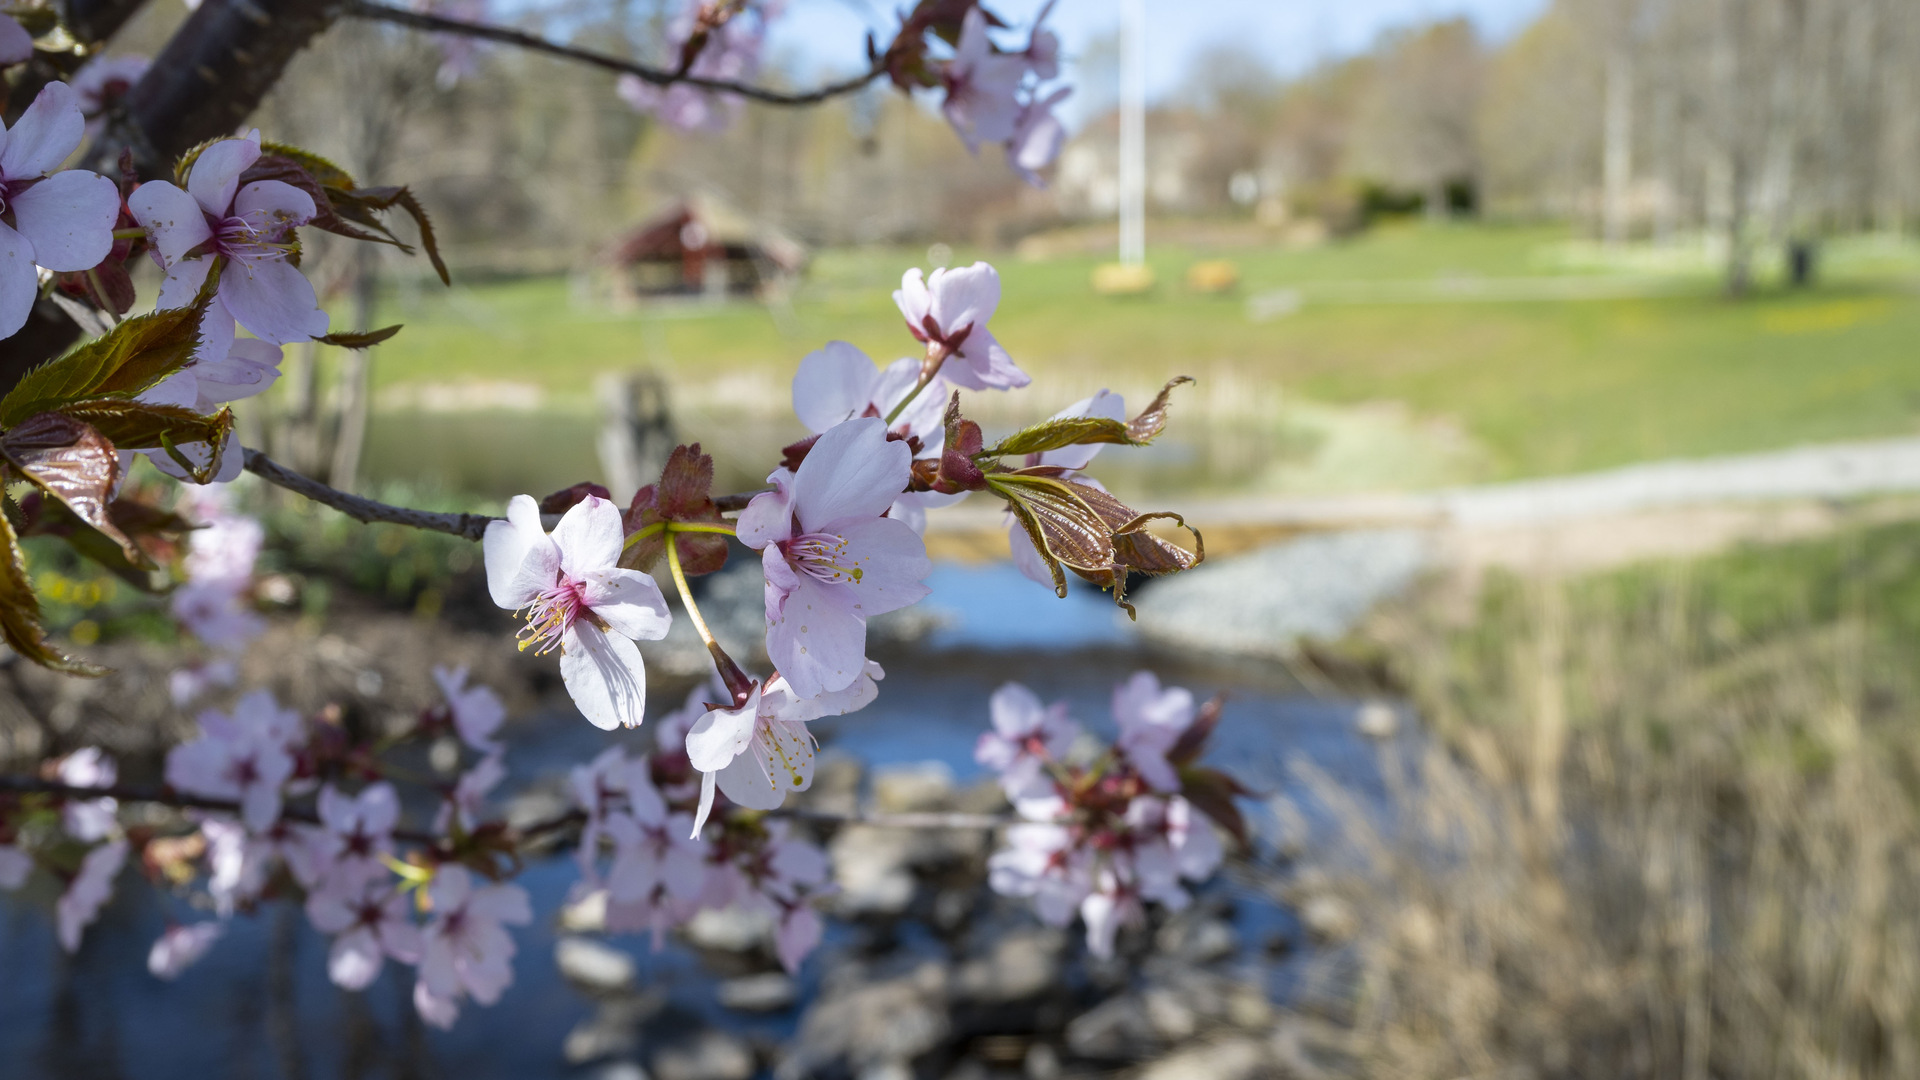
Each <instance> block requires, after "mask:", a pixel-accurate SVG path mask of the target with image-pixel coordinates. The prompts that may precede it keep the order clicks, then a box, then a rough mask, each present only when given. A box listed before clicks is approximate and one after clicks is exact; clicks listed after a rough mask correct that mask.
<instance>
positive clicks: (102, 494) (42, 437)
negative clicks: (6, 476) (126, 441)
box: [0, 413, 146, 564]
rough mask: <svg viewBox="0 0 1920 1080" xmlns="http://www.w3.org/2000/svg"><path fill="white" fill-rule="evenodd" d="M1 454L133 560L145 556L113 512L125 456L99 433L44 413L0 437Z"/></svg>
mask: <svg viewBox="0 0 1920 1080" xmlns="http://www.w3.org/2000/svg"><path fill="white" fill-rule="evenodd" d="M0 455H5V457H6V459H7V463H8V464H10V465H12V466H13V468H14V470H15V471H17V472H18V473H19V474H20V475H21V476H22V477H24V478H25V479H26V480H27V481H28V482H29V483H31V484H33V485H34V486H35V487H37V488H39V489H40V490H41V491H43V492H45V493H47V494H48V495H51V496H53V497H54V498H56V499H59V500H60V502H61V503H62V504H63V505H65V506H66V508H67V509H68V510H70V511H72V512H73V516H75V517H77V518H79V519H80V520H81V521H84V522H86V523H87V524H88V525H90V526H92V527H93V528H94V529H95V530H97V531H99V532H100V533H101V534H102V535H104V536H106V537H107V538H108V539H110V540H112V541H113V542H114V543H115V544H118V545H119V546H120V550H121V551H122V552H123V553H125V555H126V557H127V559H128V560H129V561H131V562H134V563H136V564H137V563H142V562H144V561H145V560H146V553H145V552H143V551H141V550H140V548H139V545H137V544H135V543H134V542H133V540H132V538H130V537H128V536H127V534H126V533H123V532H121V531H120V527H119V525H117V524H115V522H114V520H113V517H112V515H111V514H110V513H109V512H108V508H107V504H108V501H109V500H110V499H111V498H112V497H113V488H114V484H115V482H116V481H118V480H119V479H120V455H119V453H118V452H116V451H115V450H114V447H113V444H112V443H111V442H108V441H107V440H106V439H104V438H102V437H101V435H100V433H99V432H98V431H95V430H94V429H93V428H92V427H90V426H88V425H86V424H84V423H81V422H80V421H78V420H75V419H73V418H72V417H69V416H62V415H61V414H59V413H41V414H39V415H38V416H33V417H29V418H28V419H27V420H26V421H24V422H22V423H19V424H15V425H14V426H13V427H11V428H9V429H8V430H7V431H6V433H5V434H4V435H0Z"/></svg>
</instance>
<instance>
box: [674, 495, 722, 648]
mask: <svg viewBox="0 0 1920 1080" xmlns="http://www.w3.org/2000/svg"><path fill="white" fill-rule="evenodd" d="M661 524H665V522H662V523H661ZM667 569H668V570H669V571H671V572H672V574H673V587H674V588H676V589H678V590H680V603H681V604H683V605H685V607H686V609H687V617H688V618H691V619H692V620H693V628H694V629H695V630H698V631H699V632H700V641H701V643H703V644H704V645H706V647H707V648H708V649H712V648H713V647H714V645H715V642H714V640H713V631H711V630H709V629H707V620H705V619H703V618H701V617H700V605H699V604H696V603H694V602H693V589H692V587H690V586H689V585H688V584H687V575H686V571H684V570H681V569H680V545H678V544H675V543H672V542H671V541H669V542H668V544H667Z"/></svg>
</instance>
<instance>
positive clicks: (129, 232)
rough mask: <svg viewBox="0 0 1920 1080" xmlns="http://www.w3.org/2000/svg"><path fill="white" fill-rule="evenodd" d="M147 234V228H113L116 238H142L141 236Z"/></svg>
mask: <svg viewBox="0 0 1920 1080" xmlns="http://www.w3.org/2000/svg"><path fill="white" fill-rule="evenodd" d="M145 235H147V230H145V229H115V230H113V238H114V239H115V240H138V239H140V238H141V237H143V236H145Z"/></svg>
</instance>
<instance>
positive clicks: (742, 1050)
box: [653, 1030, 758, 1080]
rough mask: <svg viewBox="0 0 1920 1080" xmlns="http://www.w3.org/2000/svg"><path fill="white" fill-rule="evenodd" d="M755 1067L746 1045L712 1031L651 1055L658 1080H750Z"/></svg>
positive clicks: (699, 1034) (731, 1037)
mask: <svg viewBox="0 0 1920 1080" xmlns="http://www.w3.org/2000/svg"><path fill="white" fill-rule="evenodd" d="M757 1067H758V1066H757V1065H756V1063H755V1062H754V1059H753V1050H752V1049H751V1048H749V1047H748V1046H747V1044H746V1043H744V1042H742V1041H740V1040H739V1039H737V1038H735V1037H733V1036H731V1035H727V1034H725V1033H723V1032H718V1031H713V1030H707V1031H702V1032H700V1033H698V1034H696V1035H694V1036H693V1037H692V1038H691V1039H688V1040H686V1041H685V1042H680V1043H675V1044H674V1045H672V1046H668V1047H665V1048H663V1049H662V1050H661V1051H660V1052H659V1053H657V1054H655V1055H653V1075H654V1076H655V1077H657V1078H658V1080H752V1077H753V1074H754V1072H755V1070H756V1069H757Z"/></svg>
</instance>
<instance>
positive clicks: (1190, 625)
mask: <svg viewBox="0 0 1920 1080" xmlns="http://www.w3.org/2000/svg"><path fill="white" fill-rule="evenodd" d="M1910 492H1920V438H1906V439H1884V440H1878V441H1874V442H1857V443H1840V444H1833V445H1826V446H1808V447H1798V448H1795V449H1791V450H1782V451H1776V452H1772V453H1764V454H1742V455H1736V456H1728V457H1719V458H1701V459H1694V460H1679V461H1663V462H1655V463H1651V464H1646V465H1635V466H1630V467H1627V468H1623V469H1613V470H1608V471H1606V472H1598V473H1588V474H1584V475H1579V476H1567V477H1557V478H1552V479H1545V480H1529V481H1524V482H1519V483H1511V484H1496V485H1488V486H1484V487H1475V488H1459V489H1455V490H1451V491H1440V492H1434V493H1431V494H1414V495H1395V496H1379V495H1373V496H1355V497H1351V498H1323V499H1314V500H1285V499H1271V500H1261V501H1259V502H1247V501H1240V502H1236V503H1233V504H1223V505H1221V506H1219V507H1218V508H1217V509H1218V510H1219V511H1220V513H1218V514H1209V513H1206V512H1204V511H1202V510H1200V509H1198V508H1196V509H1195V510H1194V512H1193V514H1192V518H1193V519H1194V520H1195V521H1198V522H1202V523H1206V522H1208V521H1210V520H1211V521H1216V522H1219V523H1223V524H1225V523H1231V524H1233V525H1236V526H1241V527H1245V526H1249V525H1252V526H1255V527H1258V526H1259V525H1260V524H1262V523H1268V524H1272V525H1275V526H1282V525H1289V526H1294V527H1307V528H1320V529H1325V530H1327V531H1325V532H1320V533H1317V534H1315V535H1310V536H1306V537H1303V538H1300V539H1295V540H1290V541H1287V542H1284V543H1279V544H1275V545H1273V546H1270V547H1266V548H1262V549H1260V550H1257V551H1254V552H1251V553H1248V554H1244V555H1236V556H1231V557H1227V558H1221V559H1215V560H1210V561H1209V562H1208V563H1207V564H1205V565H1203V566H1201V567H1200V568H1199V569H1197V570H1193V571H1189V572H1188V573H1186V574H1182V575H1179V576H1178V577H1175V578H1171V579H1168V580H1166V581H1162V582H1157V583H1155V584H1154V585H1153V586H1152V587H1150V588H1148V589H1145V590H1142V592H1141V593H1140V595H1139V598H1138V599H1139V604H1138V606H1139V608H1140V622H1139V627H1140V630H1141V632H1142V633H1143V634H1144V635H1145V636H1147V637H1148V638H1149V639H1151V640H1155V641H1158V642H1161V643H1164V644H1170V645H1177V646H1183V647H1185V646H1198V645H1200V644H1201V643H1204V644H1205V646H1206V647H1208V648H1219V649H1227V650H1230V651H1237V652H1248V653H1268V654H1270V653H1273V652H1275V651H1278V650H1284V649H1287V648H1289V647H1291V645H1292V644H1293V642H1294V641H1295V640H1297V639H1298V638H1301V637H1318V638H1331V637H1337V636H1339V635H1340V634H1342V633H1345V632H1346V631H1347V630H1348V629H1350V628H1351V627H1352V626H1353V625H1354V624H1355V623H1356V622H1358V620H1359V619H1360V618H1361V617H1363V616H1364V615H1365V614H1366V613H1367V612H1368V611H1369V610H1371V609H1372V608H1373V607H1374V605H1376V604H1378V603H1379V602H1381V601H1382V600H1385V599H1387V598H1389V597H1392V596H1396V595H1398V594H1400V593H1401V592H1402V591H1403V590H1405V589H1406V588H1407V587H1408V586H1409V585H1410V584H1411V583H1412V582H1413V581H1414V579H1415V578H1417V577H1418V576H1419V574H1420V572H1421V571H1422V570H1425V569H1427V568H1428V567H1430V566H1434V565H1437V564H1439V563H1440V562H1442V561H1444V560H1445V559H1446V558H1447V557H1448V556H1449V553H1450V552H1453V551H1457V550H1459V549H1460V548H1461V547H1462V545H1460V544H1458V543H1457V542H1456V543H1447V542H1446V541H1448V540H1452V541H1458V540H1459V539H1461V538H1462V537H1466V538H1472V537H1474V536H1476V535H1481V534H1494V533H1502V532H1505V533H1512V532H1515V531H1517V530H1529V529H1534V530H1540V536H1542V537H1546V538H1547V539H1546V541H1545V543H1547V544H1549V545H1551V544H1552V543H1555V542H1557V541H1556V536H1557V535H1558V536H1564V528H1563V527H1564V526H1567V525H1568V524H1570V523H1578V524H1579V526H1580V529H1581V530H1582V532H1583V533H1586V532H1591V531H1592V530H1605V529H1611V528H1624V527H1627V523H1629V522H1632V521H1633V520H1634V515H1641V519H1642V520H1644V517H1645V515H1648V514H1657V513H1662V512H1670V511H1673V510H1676V509H1680V508H1689V507H1704V506H1714V505H1729V504H1759V503H1768V502H1786V501H1791V500H1807V499H1845V498H1857V497H1862V496H1870V495H1888V494H1897V493H1910ZM1355 526H1374V527H1359V528H1356V527H1355ZM1378 526H1390V527H1384V528H1382V527H1378ZM1554 527H1562V531H1561V532H1560V533H1559V534H1556V533H1555V532H1554V531H1553V529H1554ZM1581 539H1582V541H1583V542H1584V543H1586V544H1588V545H1591V544H1593V543H1595V542H1599V541H1597V540H1596V538H1595V537H1593V536H1591V535H1583V536H1582V537H1581ZM1576 561H1578V560H1576ZM1589 561H1590V560H1589Z"/></svg>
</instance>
